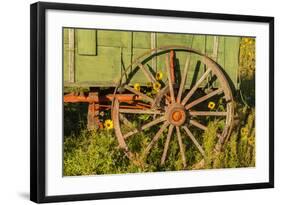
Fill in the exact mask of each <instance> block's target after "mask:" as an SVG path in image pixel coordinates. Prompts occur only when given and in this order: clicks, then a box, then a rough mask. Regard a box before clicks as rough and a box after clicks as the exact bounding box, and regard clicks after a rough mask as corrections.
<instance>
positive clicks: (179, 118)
mask: <svg viewBox="0 0 281 205" xmlns="http://www.w3.org/2000/svg"><path fill="white" fill-rule="evenodd" d="M166 117H167V120H168V121H169V122H170V123H171V124H173V125H175V126H180V125H182V124H183V123H184V122H185V121H186V112H185V108H184V106H183V105H181V104H179V103H174V104H172V105H170V106H169V107H168V109H167V111H166Z"/></svg>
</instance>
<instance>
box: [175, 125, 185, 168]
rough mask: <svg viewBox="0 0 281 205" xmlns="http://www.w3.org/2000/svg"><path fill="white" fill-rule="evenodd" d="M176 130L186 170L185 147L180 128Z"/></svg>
mask: <svg viewBox="0 0 281 205" xmlns="http://www.w3.org/2000/svg"><path fill="white" fill-rule="evenodd" d="M176 130H177V137H178V143H179V147H180V153H181V158H182V163H183V167H184V168H185V167H186V158H185V149H184V146H183V143H182V138H181V133H180V128H179V127H178V126H177V127H176Z"/></svg>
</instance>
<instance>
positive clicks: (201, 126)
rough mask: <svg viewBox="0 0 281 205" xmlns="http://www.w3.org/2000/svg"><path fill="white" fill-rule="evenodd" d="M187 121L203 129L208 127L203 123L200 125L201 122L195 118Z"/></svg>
mask: <svg viewBox="0 0 281 205" xmlns="http://www.w3.org/2000/svg"><path fill="white" fill-rule="evenodd" d="M189 123H190V124H192V125H194V126H195V127H198V128H199V129H201V130H204V131H206V130H207V129H208V128H207V127H206V126H205V125H202V124H201V123H199V122H197V121H196V120H190V121H189Z"/></svg>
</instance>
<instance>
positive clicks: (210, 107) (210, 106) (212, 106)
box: [208, 101, 216, 110]
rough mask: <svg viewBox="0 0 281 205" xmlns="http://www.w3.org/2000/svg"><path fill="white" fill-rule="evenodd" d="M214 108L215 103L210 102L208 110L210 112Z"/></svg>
mask: <svg viewBox="0 0 281 205" xmlns="http://www.w3.org/2000/svg"><path fill="white" fill-rule="evenodd" d="M215 106H216V103H214V102H212V101H211V102H209V103H208V108H209V109H211V110H213V109H214V108H215Z"/></svg>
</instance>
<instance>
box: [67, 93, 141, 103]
mask: <svg viewBox="0 0 281 205" xmlns="http://www.w3.org/2000/svg"><path fill="white" fill-rule="evenodd" d="M113 98H114V95H113V94H108V95H104V96H98V95H88V96H81V95H74V94H67V95H65V96H64V97H63V101H64V102H67V103H78V102H87V103H101V102H110V101H112V100H113ZM115 98H117V99H118V100H119V102H133V101H135V100H141V97H140V96H137V95H134V94H116V95H115Z"/></svg>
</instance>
